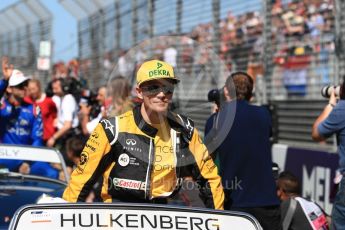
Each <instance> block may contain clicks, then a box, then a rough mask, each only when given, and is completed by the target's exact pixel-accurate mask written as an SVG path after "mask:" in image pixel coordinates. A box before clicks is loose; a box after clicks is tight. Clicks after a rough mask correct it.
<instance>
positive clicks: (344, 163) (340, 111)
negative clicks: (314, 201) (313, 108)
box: [312, 82, 345, 229]
mask: <svg viewBox="0 0 345 230" xmlns="http://www.w3.org/2000/svg"><path fill="white" fill-rule="evenodd" d="M344 87H345V82H344V83H343V84H342V86H341V88H340V93H339V94H340V95H339V96H340V100H339V101H338V102H337V98H336V94H335V91H334V90H333V91H332V93H331V95H330V98H329V102H328V104H327V105H326V106H325V108H324V110H323V112H322V113H321V114H320V116H319V117H318V118H317V119H316V121H315V122H314V125H313V131H312V137H313V139H314V140H315V141H324V140H326V139H327V138H328V137H330V136H331V135H332V134H336V135H337V140H338V153H339V170H340V172H341V173H342V174H343V175H344V173H345V116H344V114H345V100H344V99H345V92H344V89H345V88H344ZM344 186H345V177H343V178H342V180H341V182H340V184H339V189H338V192H337V194H336V197H335V200H334V204H333V210H332V229H344V226H345V199H344V198H345V188H344Z"/></svg>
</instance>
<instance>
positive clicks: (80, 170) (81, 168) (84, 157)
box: [77, 152, 89, 173]
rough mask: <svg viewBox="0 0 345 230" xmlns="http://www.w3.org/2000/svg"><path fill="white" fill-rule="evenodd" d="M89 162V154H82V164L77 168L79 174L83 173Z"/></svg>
mask: <svg viewBox="0 0 345 230" xmlns="http://www.w3.org/2000/svg"><path fill="white" fill-rule="evenodd" d="M88 161H89V154H88V153H87V152H82V153H81V154H80V162H79V164H78V166H77V172H78V173H83V172H84V169H85V166H86V165H87V162H88Z"/></svg>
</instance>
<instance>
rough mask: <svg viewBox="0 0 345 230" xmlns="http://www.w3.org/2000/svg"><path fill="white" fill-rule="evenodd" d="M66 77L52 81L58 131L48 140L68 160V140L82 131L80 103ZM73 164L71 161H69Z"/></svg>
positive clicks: (48, 144)
mask: <svg viewBox="0 0 345 230" xmlns="http://www.w3.org/2000/svg"><path fill="white" fill-rule="evenodd" d="M65 80H66V79H64V78H58V79H55V80H54V81H53V82H52V88H53V92H54V96H55V97H56V98H57V101H58V106H57V111H58V115H57V122H56V123H57V124H56V125H57V132H56V133H55V134H54V135H53V136H52V137H51V138H49V140H48V141H47V146H48V147H53V146H55V147H56V148H58V149H59V150H60V151H61V152H62V154H63V155H64V158H65V160H67V157H66V152H65V143H66V140H67V139H68V138H69V137H71V136H74V135H77V134H79V133H80V131H79V129H78V125H79V120H78V116H77V113H78V105H77V102H76V100H75V98H74V96H73V95H72V94H70V93H69V92H70V89H69V87H70V86H69V85H68V83H67V82H66V81H65ZM67 163H68V165H69V166H71V162H67Z"/></svg>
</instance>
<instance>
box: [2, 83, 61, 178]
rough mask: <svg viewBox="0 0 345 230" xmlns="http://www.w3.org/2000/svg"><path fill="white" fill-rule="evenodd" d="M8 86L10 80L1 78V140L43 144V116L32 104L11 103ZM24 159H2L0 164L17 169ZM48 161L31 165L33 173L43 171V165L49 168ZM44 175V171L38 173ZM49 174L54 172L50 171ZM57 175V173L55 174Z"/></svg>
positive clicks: (12, 169)
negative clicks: (5, 95) (7, 93)
mask: <svg viewBox="0 0 345 230" xmlns="http://www.w3.org/2000/svg"><path fill="white" fill-rule="evenodd" d="M7 86H8V81H7V80H4V79H1V80H0V98H1V105H0V142H1V143H6V144H17V145H32V146H43V139H42V138H43V124H42V117H41V114H40V112H39V109H37V112H35V110H36V108H35V107H34V105H32V104H28V103H26V102H22V103H21V104H20V105H18V106H15V105H13V104H11V103H10V102H9V101H8V99H7V98H6V97H4V93H5V91H6V88H7ZM22 163H23V161H19V160H0V164H5V165H6V166H7V167H8V168H9V170H11V171H15V170H17V169H18V168H19V166H20V165H21V164H22ZM48 166H49V167H50V165H49V164H48V163H44V162H39V163H37V164H36V163H35V164H33V165H31V173H32V174H36V173H35V172H36V171H42V167H43V168H46V169H47V172H48V170H49V167H48ZM37 174H39V175H42V173H37ZM48 174H49V175H51V174H52V173H51V172H49V173H48ZM55 176H56V175H55Z"/></svg>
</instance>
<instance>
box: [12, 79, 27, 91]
mask: <svg viewBox="0 0 345 230" xmlns="http://www.w3.org/2000/svg"><path fill="white" fill-rule="evenodd" d="M27 86H28V82H27V81H25V82H23V83H21V84H19V85H16V86H14V87H15V88H17V89H24V88H25V87H27Z"/></svg>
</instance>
